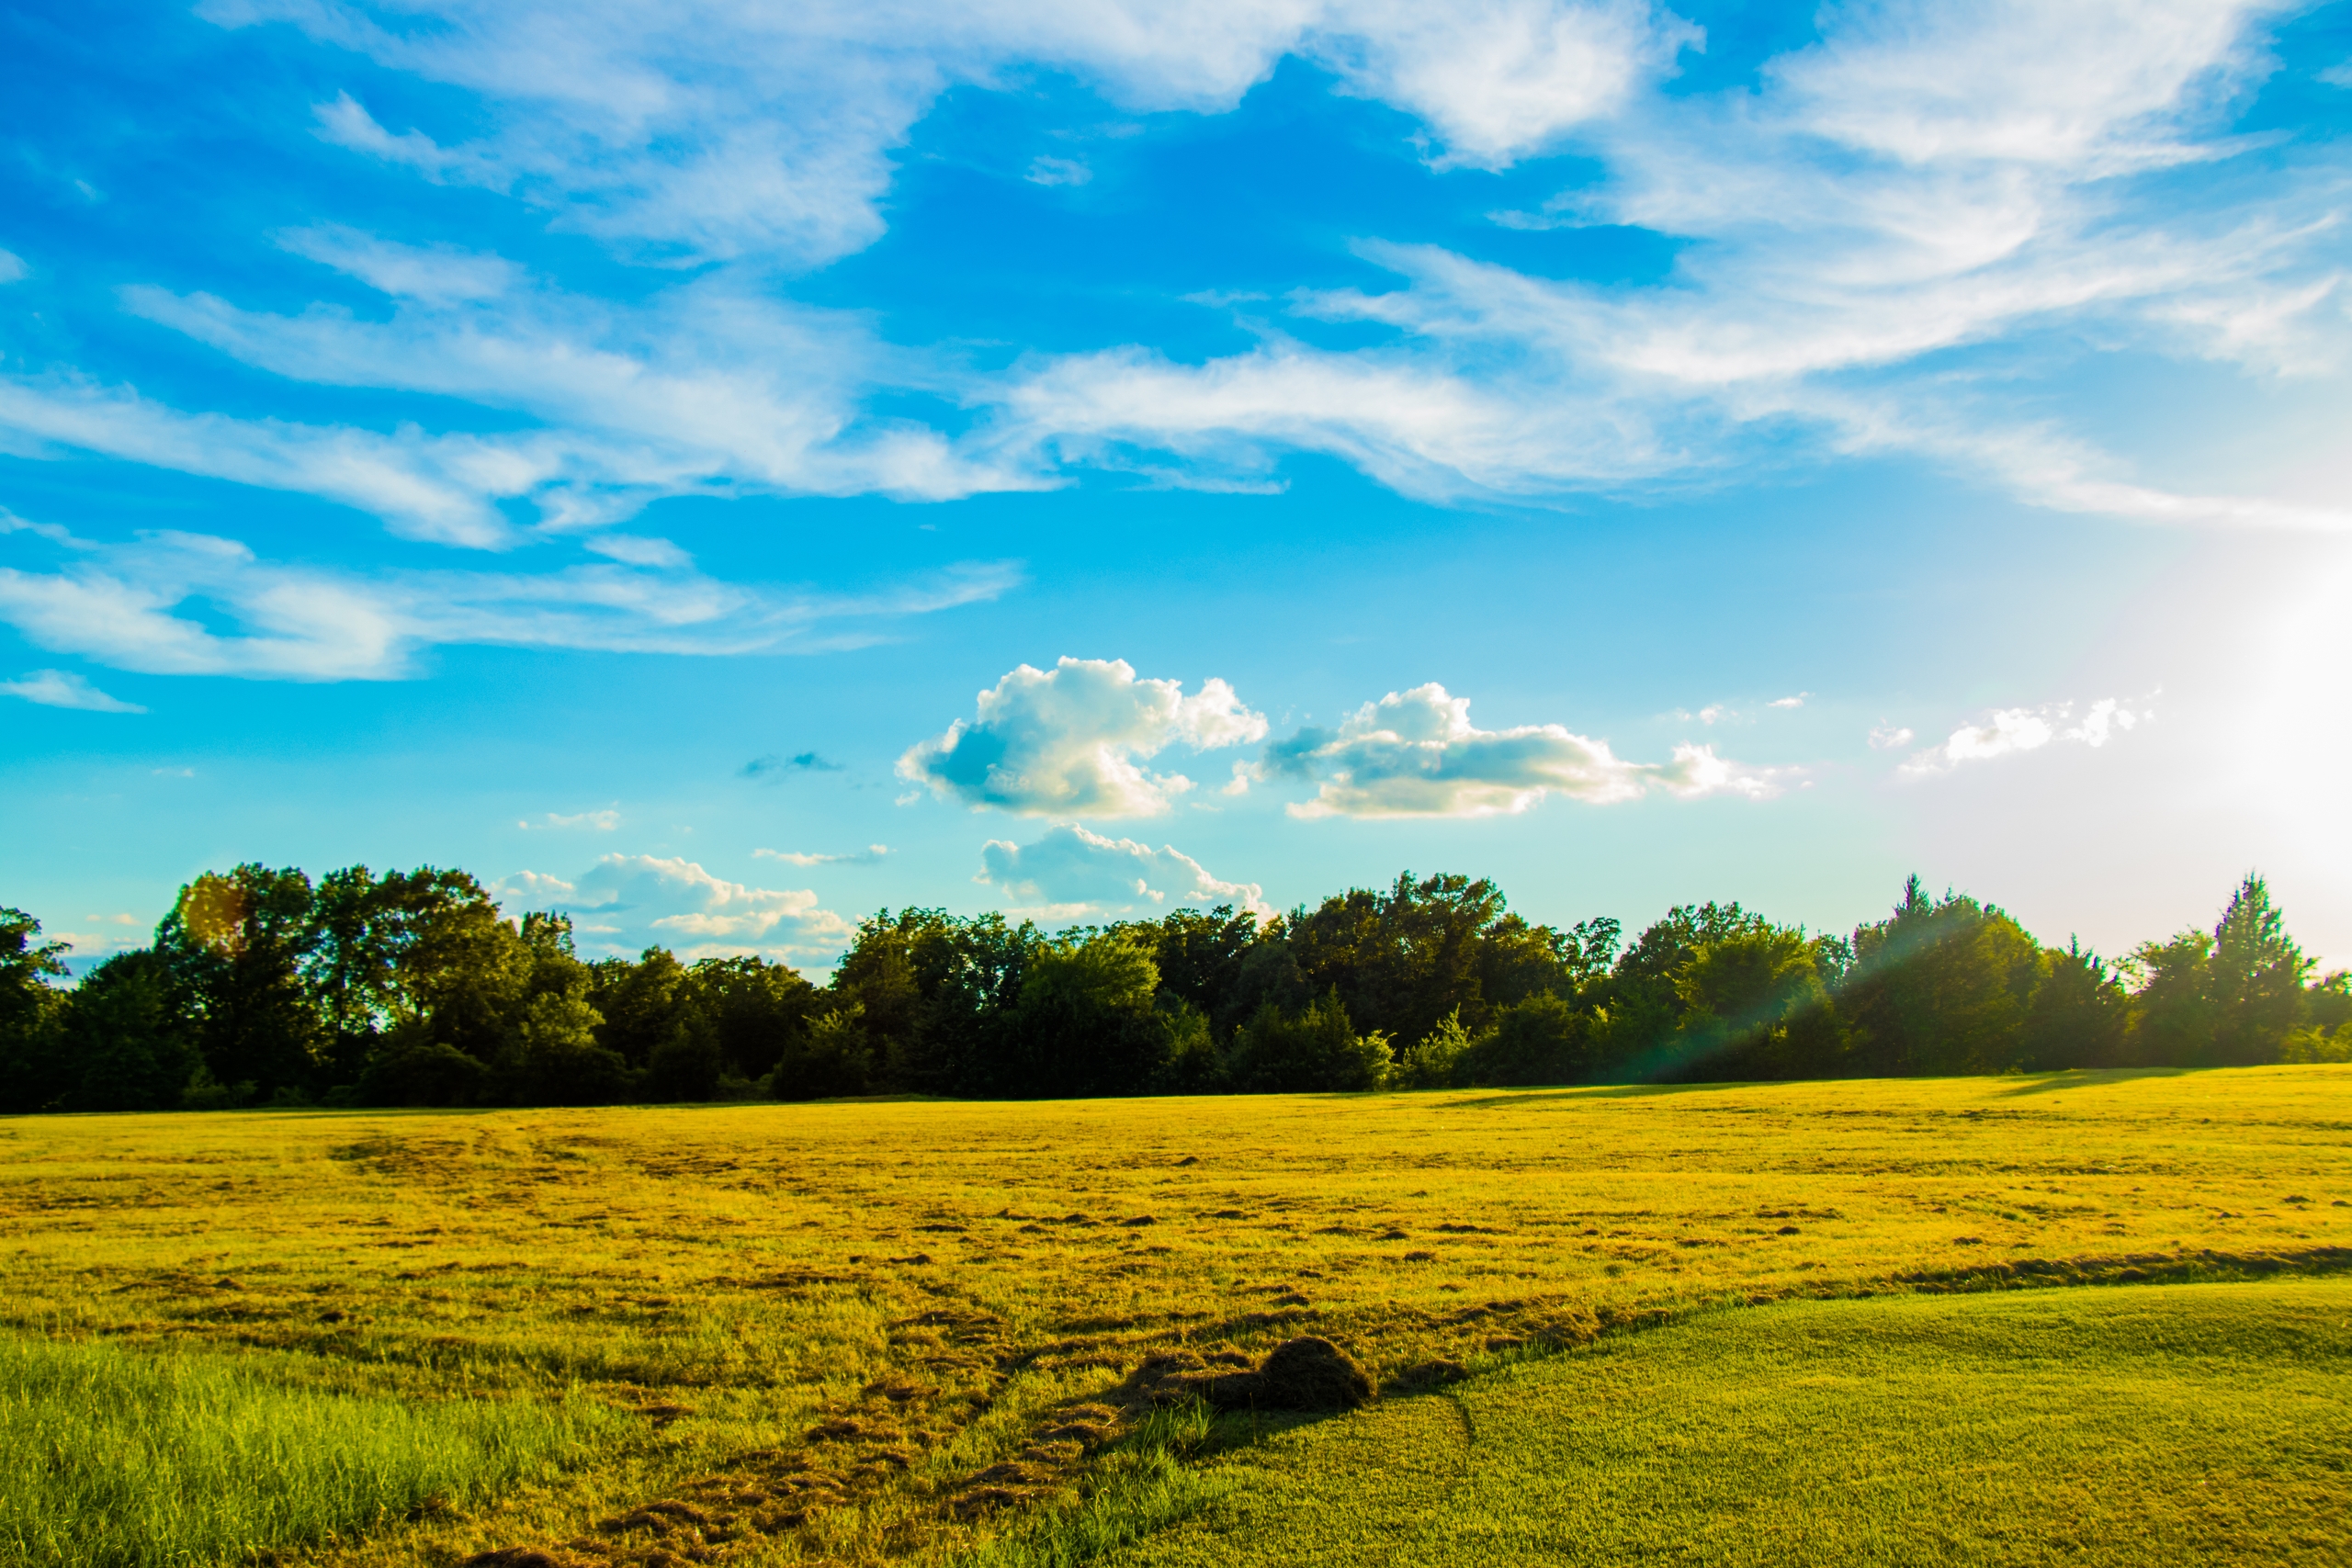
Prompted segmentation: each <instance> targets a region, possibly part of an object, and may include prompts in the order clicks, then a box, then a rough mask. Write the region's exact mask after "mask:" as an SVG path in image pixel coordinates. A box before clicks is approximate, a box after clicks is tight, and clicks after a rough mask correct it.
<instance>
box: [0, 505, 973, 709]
mask: <svg viewBox="0 0 2352 1568" xmlns="http://www.w3.org/2000/svg"><path fill="white" fill-rule="evenodd" d="M61 556H62V558H60V559H59V560H58V561H56V562H55V563H54V564H53V565H51V566H49V567H46V568H41V569H35V570H24V569H20V568H17V567H0V623H6V624H7V625H10V626H15V627H16V628H17V631H18V632H19V633H21V634H22V635H23V636H24V637H25V638H26V639H27V640H28V641H29V642H31V643H33V644H34V645H35V646H37V647H40V648H46V649H52V650H54V651H57V652H61V653H72V654H75V655H78V656H80V657H83V658H85V659H89V660H95V661H96V662H99V663H103V664H107V665H110V666H112V667H113V668H116V669H119V670H135V671H142V672H146V673H152V674H164V675H238V676H246V677H252V678H259V679H280V680H304V681H347V680H396V679H401V678H402V677H405V676H408V675H411V674H413V673H414V672H415V671H417V669H418V667H419V660H420V658H421V656H422V655H423V654H424V652H425V651H426V650H428V649H432V648H435V647H441V646H449V645H460V644H471V645H484V646H503V647H515V648H559V649H606V650H614V651H629V652H642V653H674V654H706V655H707V654H729V653H755V652H772V651H780V650H810V651H814V650H817V649H828V648H840V647H843V646H854V645H855V644H858V643H863V642H870V641H873V640H876V638H878V637H884V636H887V635H888V627H889V626H890V624H891V623H892V622H894V621H896V620H899V619H901V618H903V617H906V616H910V615H924V614H928V613H932V612H934V611H938V610H943V609H947V608H951V607H953V606H956V605H960V604H972V603H974V602H976V601H979V600H984V599H989V598H993V597H995V596H996V595H997V594H999V593H1001V592H1004V591H1005V590H1006V589H1007V588H1009V587H1010V586H1011V585H1012V583H1013V582H1015V581H1018V574H1017V573H1016V572H1015V571H1014V570H1012V569H1011V568H1009V567H1004V566H999V565H985V564H981V565H969V566H965V567H961V568H957V569H954V570H950V571H947V572H944V573H942V574H939V575H937V576H934V577H933V578H931V579H930V580H928V581H912V582H907V583H902V584H899V585H896V586H890V587H885V588H882V589H879V590H876V591H874V592H866V593H862V594H861V593H820V592H807V591H789V590H783V589H775V588H766V587H754V586H745V585H741V584H733V583H725V582H720V581H715V580H713V579H711V578H708V577H705V576H703V575H701V574H700V573H698V572H695V571H694V570H691V568H687V569H679V570H660V569H655V568H644V567H633V566H628V565H626V564H622V563H617V562H598V563H595V564H589V565H576V566H571V567H564V568H560V569H556V570H546V571H540V572H525V571H512V572H484V571H460V570H438V571H416V570H411V571H365V570H349V569H333V568H324V567H315V566H309V565H297V564H292V563H286V562H274V561H267V560H264V559H262V558H260V557H259V556H257V555H256V554H255V553H254V550H253V549H251V548H250V547H247V546H246V545H244V544H243V543H241V542H239V541H237V540H234V539H224V538H220V537H218V536H210V535H202V534H187V533H178V532H157V533H152V534H146V535H142V536H138V537H136V538H134V539H131V540H129V541H126V542H122V543H117V544H103V545H102V544H96V543H93V542H91V541H87V540H82V539H75V538H73V537H72V536H70V535H69V536H66V544H65V547H64V548H63V549H62V551H61Z"/></svg>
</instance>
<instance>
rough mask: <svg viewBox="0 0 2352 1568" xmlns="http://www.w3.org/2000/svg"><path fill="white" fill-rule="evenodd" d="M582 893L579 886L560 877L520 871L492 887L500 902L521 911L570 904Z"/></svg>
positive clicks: (503, 878)
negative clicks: (572, 899) (573, 898)
mask: <svg viewBox="0 0 2352 1568" xmlns="http://www.w3.org/2000/svg"><path fill="white" fill-rule="evenodd" d="M579 891H580V889H579V887H578V886H577V885H576V884H573V883H570V882H566V881H565V880H564V879H563V878H562V877H560V876H549V875H548V874H546V873H544V872H537V871H518V872H516V873H515V874H514V875H512V876H507V877H502V878H500V879H499V881H497V882H496V883H494V884H492V887H491V892H492V893H493V894H494V895H496V897H497V898H498V900H499V902H500V903H501V904H503V905H509V906H512V907H514V908H517V909H518V910H519V909H542V908H548V907H549V906H550V905H555V904H561V903H568V902H570V901H571V898H572V897H574V896H575V895H576V894H578V893H579Z"/></svg>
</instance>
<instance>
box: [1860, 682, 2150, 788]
mask: <svg viewBox="0 0 2352 1568" xmlns="http://www.w3.org/2000/svg"><path fill="white" fill-rule="evenodd" d="M2154 716H2155V713H2154V709H2153V708H2152V707H2150V706H2149V705H2147V704H2146V702H2145V701H2143V702H2141V703H2140V704H2139V705H2137V706H2136V707H2135V706H2132V705H2127V704H2126V702H2125V701H2124V700H2123V699H2121V698H2117V697H2102V698H2100V699H2099V700H2098V701H2097V702H2095V703H2093V704H2091V705H2090V706H2089V707H2088V708H2087V709H2086V711H2085V712H2084V714H2083V716H2082V717H2081V718H2080V719H2079V720H2077V719H2076V718H2075V705H2074V704H2073V703H2071V702H2060V703H2044V704H2043V705H2041V706H2040V707H2030V708H1996V709H1995V710H1993V712H1992V713H1990V714H1988V715H1987V716H1985V720H1984V722H1983V723H1981V724H1966V725H1962V726H1961V727H1960V728H1958V729H1955V730H1953V731H1952V732H1951V736H1950V737H1948V738H1947V739H1944V740H1943V741H1942V742H1941V743H1939V744H1938V745H1934V746H1930V747H1928V749H1927V750H1924V751H1917V752H1914V753H1913V754H1912V755H1911V757H1910V758H1909V759H1908V760H1907V761H1905V762H1904V763H1903V765H1902V766H1901V768H1900V769H1899V770H1897V771H1898V772H1900V773H1905V774H1910V775H1914V776H1917V775H1921V774H1928V773H1950V772H1951V770H1952V769H1953V768H1956V767H1958V766H1959V765H1960V764H1962V762H1986V761H1994V760H1995V759H1996V758H2001V757H2009V756H2015V755H2017V754H2018V753H2019V752H2023V751H2038V750H2041V749H2042V748H2043V747H2045V746H2048V745H2050V744H2052V742H2053V741H2071V742H2075V743H2077V744H2080V745H2084V746H2090V747H2100V746H2104V745H2106V744H2107V743H2108V742H2109V740H2111V739H2115V738H2116V737H2117V736H2119V735H2120V734H2124V733H2126V732H2128V731H2130V730H2131V729H2134V728H2137V727H2139V726H2140V725H2142V724H2144V723H2146V722H2148V721H2149V720H2151V719H2153V718H2154ZM1899 733H1900V735H1901V738H1902V739H1909V738H1910V733H1911V732H1910V731H1909V730H1903V731H1901V732H1899ZM1872 743H1873V744H1877V743H1878V742H1877V735H1876V732H1873V735H1872ZM1886 744H1888V745H1899V744H1901V740H1898V739H1890V740H1889V741H1887V742H1886Z"/></svg>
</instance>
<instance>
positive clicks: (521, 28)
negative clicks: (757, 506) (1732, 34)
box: [198, 0, 1698, 265]
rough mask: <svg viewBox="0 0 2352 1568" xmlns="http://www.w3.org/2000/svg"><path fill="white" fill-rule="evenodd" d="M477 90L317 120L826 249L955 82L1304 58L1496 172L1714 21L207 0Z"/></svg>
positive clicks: (1046, 7) (630, 229)
mask: <svg viewBox="0 0 2352 1568" xmlns="http://www.w3.org/2000/svg"><path fill="white" fill-rule="evenodd" d="M198 10H199V14H201V15H203V16H205V17H209V18H210V19H211V20H213V21H215V22H218V23H220V24H222V25H224V26H231V27H236V26H249V25H253V24H254V23H259V22H266V21H273V20H275V21H284V22H290V23H292V24H293V25H295V26H297V27H299V28H302V29H303V30H304V31H306V32H307V33H309V34H310V35H311V37H313V38H315V39H319V40H321V41H322V42H326V43H329V44H332V45H334V46H337V47H340V48H344V49H349V50H355V51H361V52H363V53H365V54H367V55H368V56H369V57H370V58H372V59H373V60H375V61H376V62H379V64H382V65H386V66H390V67H391V68H393V69H396V70H401V71H406V72H410V73H415V74H417V75H420V76H422V77H424V78H426V79H427V80H431V81H435V82H440V83H446V84H449V85H454V86H457V87H459V88H462V89H465V90H468V91H469V92H471V93H472V94H474V95H476V96H478V97H479V98H480V99H481V101H482V104H483V106H484V107H485V109H486V110H487V112H486V113H485V114H484V115H483V116H482V117H481V118H483V119H486V120H487V122H488V123H489V124H490V125H491V126H492V128H493V129H492V130H491V131H490V132H489V133H488V134H487V135H484V136H481V137H479V138H476V139H473V140H468V141H456V142H454V143H452V142H449V141H445V140H436V139H435V137H434V136H432V135H431V134H429V133H428V132H426V131H425V130H423V129H421V128H414V127H412V128H408V129H404V130H397V131H395V130H390V129H388V128H387V127H385V126H384V125H382V124H380V123H379V121H378V120H377V119H376V118H375V117H374V116H373V115H371V114H370V113H369V112H368V108H367V107H366V106H364V105H363V104H361V103H360V102H359V101H358V100H356V99H355V98H354V97H352V96H350V94H348V93H347V92H346V93H342V94H339V95H338V96H336V97H335V98H334V99H333V100H332V101H329V102H326V103H322V104H320V105H319V106H318V107H317V109H316V113H317V117H318V124H319V130H320V133H321V134H322V136H324V137H325V138H326V139H328V140H329V141H334V142H335V143H337V144H339V145H342V146H345V147H348V148H351V149H352V150H353V151H355V152H359V153H362V154H363V155H366V156H369V157H374V158H379V159H381V160H383V161H385V162H387V163H390V164H396V165H401V166H405V167H408V168H412V169H414V170H415V171H416V172H417V173H419V174H420V175H424V177H425V178H427V179H431V180H436V181H448V182H463V183H470V184H476V185H482V186H490V187H492V188H494V189H501V190H512V191H515V192H516V193H517V194H519V195H521V196H523V197H525V198H526V199H528V200H531V201H534V202H537V203H540V204H543V205H545V206H548V207H551V208H553V209H556V210H557V212H558V213H559V214H560V221H562V222H563V223H565V224H566V225H568V226H571V227H573V228H577V229H580V230H583V231H588V232H590V233H594V234H601V235H604V236H606V237H608V238H610V239H612V240H614V241H616V242H617V243H625V244H628V245H632V246H636V247H639V248H642V249H643V250H644V251H645V252H646V253H647V254H649V255H650V256H652V257H667V256H673V255H685V256H692V257H700V258H727V257H733V256H743V255H766V256H772V257H775V258H778V259H781V260H785V261H786V262H788V263H790V264H793V265H814V264H819V263H822V262H824V261H827V260H830V259H832V258H833V257H836V256H839V255H842V254H846V253H847V252H850V251H854V250H856V249H858V248H860V247H862V246H864V245H866V244H868V243H872V241H873V240H874V239H875V238H876V237H877V236H878V235H879V234H880V233H881V232H882V228H883V220H882V217H881V214H880V211H879V203H880V201H881V199H882V197H884V195H885V193H886V192H887V191H888V187H889V183H890V178H891V173H892V170H891V165H890V153H891V152H892V150H893V149H895V148H896V147H897V146H899V144H900V143H901V142H902V141H904V140H905V139H906V136H907V134H908V132H909V130H910V129H911V128H912V127H913V125H914V124H915V122H916V121H917V120H918V119H919V118H922V115H923V114H924V113H926V112H927V111H928V110H929V108H930V107H931V105H932V103H933V101H934V100H935V99H936V98H937V96H939V94H940V93H941V92H943V91H944V90H945V89H947V88H948V87H950V86H953V85H957V84H975V85H998V84H1000V83H1001V81H1002V80H1003V79H1004V78H1005V77H1006V75H1007V74H1008V73H1009V71H1010V70H1012V68H1015V67H1029V68H1038V67H1042V68H1045V69H1047V70H1058V71H1066V72H1069V73H1072V74H1074V75H1076V76H1078V77H1080V79H1082V80H1084V81H1086V82H1088V83H1090V84H1091V85H1093V86H1094V87H1095V88H1096V89H1097V90H1099V91H1100V92H1102V93H1103V95H1104V96H1106V97H1107V98H1109V99H1110V100H1111V101H1112V102H1113V103H1114V105H1116V106H1118V107H1122V108H1125V109H1128V110H1136V111H1148V110H1166V109H1190V110H1195V111H1201V112H1221V111H1223V110H1226V109H1229V108H1231V107H1233V106H1234V105H1235V104H1236V103H1238V101H1239V100H1240V97H1241V96H1242V94H1244V93H1245V92H1247V91H1248V90H1249V89H1250V87H1251V86H1252V85H1255V84H1257V83H1259V82H1261V81H1262V80H1264V79H1265V77H1266V76H1267V75H1269V74H1270V73H1272V70H1273V68H1274V66H1275V64H1276V62H1278V61H1279V60H1280V59H1281V58H1282V57H1283V55H1284V54H1288V53H1295V54H1298V55H1301V56H1304V57H1306V58H1307V59H1310V60H1313V61H1315V62H1317V63H1319V64H1322V65H1324V66H1325V67H1327V68H1328V69H1329V70H1331V71H1333V72H1335V73H1337V74H1338V76H1339V78H1340V82H1341V83H1342V85H1343V88H1344V90H1346V91H1348V92H1351V93H1353V94H1357V95H1360V96H1367V97H1373V98H1377V99H1380V100H1382V101H1384V102H1387V103H1390V104H1393V105H1395V106H1397V107H1399V108H1402V109H1404V110H1405V111H1407V112H1408V113H1409V114H1413V115H1416V116H1418V117H1419V118H1421V119H1422V120H1423V121H1424V122H1425V123H1426V124H1427V125H1428V126H1429V127H1430V130H1431V132H1432V133H1433V134H1434V138H1435V140H1436V141H1437V142H1438V143H1439V146H1440V148H1441V149H1442V152H1440V154H1439V159H1440V161H1441V162H1452V163H1461V164H1473V165H1476V166H1478V167H1483V168H1497V167H1500V166H1502V165H1504V164H1509V163H1511V162H1512V161H1514V160H1516V159H1518V158H1520V157H1523V156H1525V155H1527V154H1529V153H1531V152H1538V151H1541V150H1544V149H1545V148H1547V147H1549V146H1551V145H1552V144H1553V143H1554V142H1555V141H1557V140H1558V139H1559V137H1560V136H1561V135H1562V133H1563V132H1565V131H1566V130H1570V129H1571V128H1573V127H1575V126H1577V124H1579V123H1581V122H1583V121H1586V120H1588V119H1590V118H1593V117H1596V116H1600V115H1604V114H1607V113H1609V112H1611V111H1612V110H1615V109H1617V108H1618V107H1620V106H1622V105H1623V103H1624V101H1625V100H1626V98H1627V96H1628V95H1629V94H1631V93H1632V92H1633V91H1634V89H1635V88H1636V87H1637V86H1638V85H1641V84H1642V83H1644V82H1645V81H1646V80H1648V79H1651V78H1654V77H1656V76H1657V75H1660V74H1662V73H1665V72H1667V71H1668V70H1669V69H1670V68H1671V66H1672V62H1673V59H1674V56H1675V54H1676V52H1677V51H1679V49H1680V48H1682V47H1683V46H1684V45H1686V44H1689V43H1691V42H1694V41H1695V40H1696V39H1697V36H1698V35H1697V29H1695V28H1691V27H1690V26H1689V24H1687V23H1684V22H1682V21H1680V20H1679V19H1678V18H1676V17H1672V16H1671V15H1670V14H1668V13H1667V12H1665V11H1663V10H1659V9H1656V8H1654V7H1652V6H1649V5H1647V4H1645V3H1643V0H1600V3H1598V4H1591V3H1588V4H1576V3H1566V0H1473V3H1470V4H1464V5H1457V6H1414V5H1407V4H1399V3H1398V0H1196V3H1194V4H1192V5H1188V6H1182V7H1170V6H1164V5H1159V4H1156V3H1153V0H1090V3H1087V4H1078V3H1075V0H1046V3H1042V4H1039V3H1027V0H1024V3H1019V4H1012V3H1007V0H945V3H940V0H928V3H922V4H916V3H911V0H899V3H888V0H885V3H878V4H877V3H860V4H849V3H847V0H831V3H827V0H810V3H808V4H801V5H794V6H756V7H746V6H737V5H731V4H727V3H725V0H702V3H699V4H697V3H691V0H690V3H686V4H681V5H675V6H665V7H662V8H659V9H649V8H647V7H644V6H635V5H628V4H622V3H615V0H605V3H601V4H600V3H595V0H586V3H579V0H575V3H572V4H565V5H557V4H555V3H554V0H495V3H493V0H437V3H432V4H418V3H406V4H401V5H398V6H392V5H383V6H370V5H367V4H364V3H338V0H205V4H203V5H202V6H199V7H198Z"/></svg>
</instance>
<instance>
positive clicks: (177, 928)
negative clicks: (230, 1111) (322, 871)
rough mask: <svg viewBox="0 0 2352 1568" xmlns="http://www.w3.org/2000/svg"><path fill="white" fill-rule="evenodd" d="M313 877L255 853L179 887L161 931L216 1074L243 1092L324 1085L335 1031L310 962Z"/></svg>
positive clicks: (186, 1010)
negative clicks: (310, 976)
mask: <svg viewBox="0 0 2352 1568" xmlns="http://www.w3.org/2000/svg"><path fill="white" fill-rule="evenodd" d="M314 903H315V900H314V896H313V893H312V889H311V879H310V878H309V877H307V876H305V875H303V874H302V873H300V871H295V870H291V869H288V870H279V871H274V870H271V869H270V868H268V867H266V866H263V865H258V864H253V863H247V864H244V865H240V866H238V867H237V868H236V869H235V870H233V871H231V872H229V873H228V874H225V875H220V874H213V873H211V872H207V873H205V874H203V875H201V876H199V877H198V878H197V879H196V880H195V881H194V882H191V883H189V884H188V885H187V886H186V887H183V888H182V889H180V896H179V898H178V900H177V902H176V903H175V904H174V906H173V908H172V912H171V913H170V914H168V915H166V916H164V920H163V923H162V924H161V925H160V926H158V927H157V928H156V931H155V951H156V952H157V953H161V954H163V956H164V963H165V964H166V965H167V966H168V967H169V969H170V972H171V975H172V980H173V990H174V997H175V1006H176V1007H177V1008H178V1010H179V1011H180V1013H181V1016H183V1017H184V1018H186V1019H187V1020H188V1021H189V1022H190V1024H191V1025H192V1027H193V1032H194V1033H195V1036H196V1042H197V1047H198V1050H199V1051H201V1052H202V1053H203V1056H204V1065H205V1066H206V1068H207V1069H208V1070H209V1072H210V1074H211V1076H212V1077H215V1078H216V1079H218V1080H219V1081H220V1083H221V1084H223V1085H226V1086H230V1087H231V1089H232V1091H234V1092H237V1093H240V1094H259V1095H264V1096H266V1095H268V1094H269V1093H270V1092H271V1091H273V1090H275V1089H296V1090H306V1089H312V1088H315V1087H317V1086H318V1083H319V1079H320V1077H321V1069H322V1066H325V1065H326V1064H327V1063H328V1061H329V1059H330V1058H329V1054H328V1049H327V1047H328V1043H329V1039H330V1035H329V1032H328V1029H327V1026H326V1023H325V1021H324V1020H323V1019H322V1017H321V1016H320V1012H319V1008H318V1004H317V1001H316V999H315V998H314V997H313V995H312V993H311V988H310V987H309V986H308V985H307V984H306V983H305V975H304V970H305V966H306V964H307V963H308V961H309V959H310V957H311V953H312V951H313V949H314V948H315V946H316V944H317V942H318V929H317V926H316V924H315V922H314V920H313V918H312V917H313V913H314Z"/></svg>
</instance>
